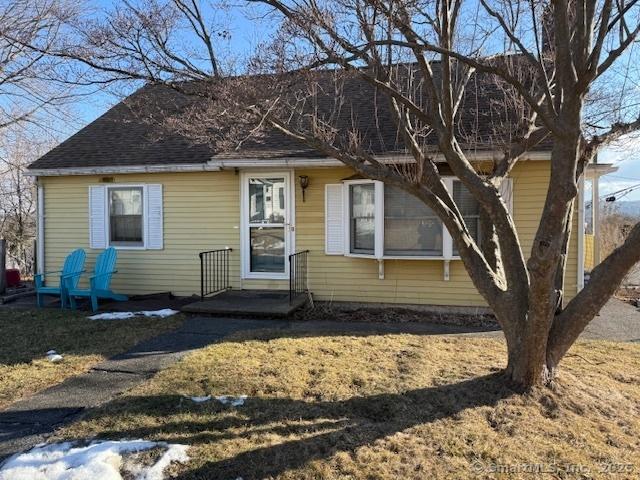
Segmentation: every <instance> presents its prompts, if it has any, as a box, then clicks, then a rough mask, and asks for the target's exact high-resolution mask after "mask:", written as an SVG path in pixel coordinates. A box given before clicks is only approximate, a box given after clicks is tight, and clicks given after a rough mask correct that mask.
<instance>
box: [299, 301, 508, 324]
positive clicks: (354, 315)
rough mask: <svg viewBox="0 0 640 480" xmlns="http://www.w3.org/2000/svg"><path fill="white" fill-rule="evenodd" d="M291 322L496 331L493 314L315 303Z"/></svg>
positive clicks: (303, 309)
mask: <svg viewBox="0 0 640 480" xmlns="http://www.w3.org/2000/svg"><path fill="white" fill-rule="evenodd" d="M291 319H292V320H294V321H302V322H304V321H335V322H383V323H406V322H418V323H421V322H423V323H437V324H442V325H459V326H468V327H481V328H489V329H494V328H499V325H498V323H497V322H496V319H495V317H494V316H493V315H490V314H486V313H477V314H464V313H444V312H434V311H427V310H421V309H418V308H415V309H412V308H403V307H384V308H381V307H347V306H345V307H341V306H335V305H326V304H316V305H315V306H314V307H311V306H307V307H305V308H302V309H300V310H298V311H296V312H294V314H293V315H292V316H291Z"/></svg>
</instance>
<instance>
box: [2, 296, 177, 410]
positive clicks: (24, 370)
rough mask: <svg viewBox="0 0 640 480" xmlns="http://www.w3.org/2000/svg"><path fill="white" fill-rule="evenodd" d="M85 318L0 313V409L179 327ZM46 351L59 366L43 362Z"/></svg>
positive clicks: (167, 322) (46, 312)
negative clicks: (58, 356) (59, 358)
mask: <svg viewBox="0 0 640 480" xmlns="http://www.w3.org/2000/svg"><path fill="white" fill-rule="evenodd" d="M86 317H87V313H86V312H84V313H82V312H80V313H78V312H70V311H61V310H52V309H40V310H13V309H7V308H3V309H0V409H2V408H4V407H6V406H7V405H9V404H10V403H11V402H14V401H16V400H18V399H20V398H22V397H24V396H27V395H30V394H33V393H35V392H37V391H39V390H42V389H44V388H47V387H50V386H52V385H55V384H57V383H59V382H61V381H62V380H64V379H65V378H68V377H70V376H73V375H77V374H78V373H81V372H84V371H86V370H88V369H89V368H90V367H91V366H92V365H94V364H96V363H98V362H100V361H101V360H103V359H105V358H107V357H110V356H112V355H115V354H117V353H120V352H124V351H126V350H128V349H129V348H131V347H132V346H133V345H135V344H136V343H138V342H139V341H141V340H144V339H147V338H150V337H152V336H155V335H158V334H160V333H162V332H165V331H167V330H171V329H174V328H177V326H178V325H179V324H180V323H181V322H182V321H183V317H182V316H181V315H175V316H173V317H169V318H165V319H153V318H135V319H131V320H120V321H108V320H107V321H104V320H103V321H95V320H88V319H87V318H86ZM49 350H56V351H57V352H58V353H60V354H62V355H63V357H64V359H63V361H62V362H60V363H51V362H50V361H49V360H47V358H46V353H47V352H48V351H49Z"/></svg>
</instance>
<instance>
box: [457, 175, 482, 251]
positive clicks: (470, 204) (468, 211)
mask: <svg viewBox="0 0 640 480" xmlns="http://www.w3.org/2000/svg"><path fill="white" fill-rule="evenodd" d="M453 201H454V202H456V205H457V206H458V209H459V210H460V213H462V217H463V218H464V222H465V223H466V224H467V228H468V229H469V233H471V236H472V237H473V239H474V240H475V241H476V242H478V239H479V238H480V205H479V204H478V202H477V200H476V199H475V198H474V197H473V195H471V192H469V190H467V187H465V186H464V185H463V184H462V182H460V181H458V180H456V181H454V182H453ZM453 253H454V255H458V253H459V252H458V249H457V248H456V245H455V243H454V244H453Z"/></svg>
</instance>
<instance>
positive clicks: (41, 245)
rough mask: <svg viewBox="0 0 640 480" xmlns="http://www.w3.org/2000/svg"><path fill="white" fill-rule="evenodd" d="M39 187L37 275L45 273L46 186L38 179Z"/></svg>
mask: <svg viewBox="0 0 640 480" xmlns="http://www.w3.org/2000/svg"><path fill="white" fill-rule="evenodd" d="M36 184H37V186H38V188H37V197H38V203H37V210H38V214H37V218H36V223H37V229H36V245H37V251H36V263H37V267H38V271H37V273H44V271H45V268H44V185H42V181H41V180H40V179H38V180H37V181H36Z"/></svg>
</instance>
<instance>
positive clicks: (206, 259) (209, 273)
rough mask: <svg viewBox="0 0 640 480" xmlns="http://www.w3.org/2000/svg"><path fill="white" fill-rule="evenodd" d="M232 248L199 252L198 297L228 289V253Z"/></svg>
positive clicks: (229, 286)
mask: <svg viewBox="0 0 640 480" xmlns="http://www.w3.org/2000/svg"><path fill="white" fill-rule="evenodd" d="M232 250H233V249H231V248H223V249H220V250H209V251H208V252H200V254H199V256H200V298H201V299H204V297H206V296H207V295H212V294H214V293H218V292H221V291H223V290H228V289H230V288H231V285H230V284H229V254H230V253H231V251H232Z"/></svg>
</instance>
